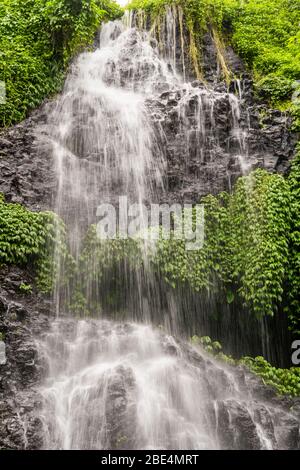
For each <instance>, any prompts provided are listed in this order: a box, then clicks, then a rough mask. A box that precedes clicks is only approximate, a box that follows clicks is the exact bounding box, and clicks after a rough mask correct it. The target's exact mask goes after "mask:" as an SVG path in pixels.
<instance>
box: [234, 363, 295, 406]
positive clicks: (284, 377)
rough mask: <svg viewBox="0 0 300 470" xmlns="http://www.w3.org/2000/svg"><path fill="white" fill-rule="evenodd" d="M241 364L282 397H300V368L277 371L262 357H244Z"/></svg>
mask: <svg viewBox="0 0 300 470" xmlns="http://www.w3.org/2000/svg"><path fill="white" fill-rule="evenodd" d="M239 364H243V365H245V366H247V367H248V368H249V369H250V370H251V371H252V372H254V373H255V374H257V375H258V376H260V377H261V378H262V379H263V381H264V383H265V384H267V385H271V386H272V387H274V388H275V389H276V390H277V392H278V393H279V394H280V395H289V396H292V397H297V396H300V367H291V368H290V369H277V368H276V367H273V366H272V365H271V364H270V363H269V362H267V361H266V360H265V359H264V358H263V357H261V356H258V357H256V358H255V359H253V358H251V357H244V358H242V359H241V360H240V361H239Z"/></svg>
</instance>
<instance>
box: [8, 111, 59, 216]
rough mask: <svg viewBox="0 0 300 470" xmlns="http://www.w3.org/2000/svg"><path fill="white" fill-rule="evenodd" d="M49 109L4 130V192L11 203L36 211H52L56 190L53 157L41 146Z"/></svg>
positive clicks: (36, 112)
mask: <svg viewBox="0 0 300 470" xmlns="http://www.w3.org/2000/svg"><path fill="white" fill-rule="evenodd" d="M48 107H49V106H47V105H44V106H42V107H41V108H39V109H37V110H36V111H34V112H33V113H32V115H31V116H30V117H29V118H28V119H26V120H25V121H23V122H21V123H20V124H17V125H16V126H13V127H11V128H9V129H7V130H2V131H0V192H2V193H4V195H5V198H6V201H7V202H18V203H22V204H25V205H26V206H27V207H29V208H31V209H33V210H42V209H45V208H47V209H48V208H51V207H52V206H53V203H52V200H53V196H54V194H55V189H56V178H55V175H54V171H53V159H52V156H51V154H50V155H49V154H48V153H47V152H44V151H43V149H42V148H41V147H40V146H39V145H38V144H37V140H38V132H39V131H38V129H39V126H41V125H42V124H43V123H45V122H46V117H47V109H48Z"/></svg>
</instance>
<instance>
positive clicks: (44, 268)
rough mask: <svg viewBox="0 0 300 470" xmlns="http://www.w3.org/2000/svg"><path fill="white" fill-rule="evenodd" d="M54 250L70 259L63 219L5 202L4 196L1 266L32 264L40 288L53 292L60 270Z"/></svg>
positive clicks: (0, 227) (0, 206) (0, 219)
mask: <svg viewBox="0 0 300 470" xmlns="http://www.w3.org/2000/svg"><path fill="white" fill-rule="evenodd" d="M54 249H55V250H56V251H57V252H58V251H59V257H60V259H61V260H66V261H69V258H70V255H69V253H68V249H67V245H66V240H65V228H64V225H63V223H62V221H61V220H60V219H59V218H58V217H57V216H56V215H55V214H54V213H52V212H31V211H29V210H27V209H26V208H25V207H24V206H22V205H20V204H9V203H5V201H4V198H3V196H2V195H1V198H0V266H2V265H10V264H15V265H18V266H28V265H29V266H32V267H33V268H34V270H35V272H36V276H37V285H38V287H39V289H40V290H41V291H42V292H50V291H51V290H52V289H53V287H54V284H53V283H54V282H55V278H56V274H57V269H58V264H57V261H56V257H55V256H54ZM57 258H58V257H57ZM22 289H23V290H26V287H24V286H23V288H22Z"/></svg>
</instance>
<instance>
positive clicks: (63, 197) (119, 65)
mask: <svg viewBox="0 0 300 470" xmlns="http://www.w3.org/2000/svg"><path fill="white" fill-rule="evenodd" d="M174 15H175V13H174ZM174 15H173V16H172V11H171V10H169V11H168V18H169V19H170V18H171V19H172V21H166V22H164V25H165V29H164V30H162V38H163V41H166V53H164V54H161V53H160V47H159V44H158V42H157V41H156V39H155V38H154V37H153V35H152V34H151V32H148V31H145V30H140V29H138V28H136V27H134V24H133V23H132V19H131V20H129V19H128V18H125V20H124V21H115V22H110V23H107V24H105V25H103V26H102V29H101V32H100V46H99V48H97V49H96V50H94V51H92V52H85V53H83V54H81V55H80V56H79V57H78V58H77V60H76V61H75V62H74V64H73V65H72V68H71V71H70V73H69V76H68V78H67V80H66V84H65V88H64V91H63V93H62V95H61V96H60V97H58V99H57V101H56V105H55V107H54V109H53V111H52V113H51V115H50V116H49V119H48V124H47V129H46V132H45V135H44V142H43V145H46V146H48V147H49V152H50V153H51V154H52V156H53V159H54V161H55V167H56V174H57V181H58V190H57V198H56V208H55V210H56V212H57V213H58V214H59V215H60V216H61V217H62V218H63V220H64V222H65V223H66V226H67V229H68V234H69V243H70V248H71V252H72V255H73V256H74V258H75V260H78V259H79V257H80V253H81V249H82V241H83V238H84V235H85V233H86V231H87V229H88V227H89V226H90V225H91V224H93V223H96V222H97V218H96V209H97V206H98V205H99V204H101V203H103V202H109V203H115V202H116V200H117V198H118V196H120V195H126V196H127V197H128V200H129V201H131V202H133V203H137V204H140V205H141V204H146V205H147V204H149V203H150V202H155V201H164V200H167V196H168V190H169V187H168V184H167V182H166V166H167V155H166V145H165V144H166V141H167V139H168V136H167V134H166V131H165V128H164V125H163V123H162V116H163V115H164V116H166V115H168V116H169V118H168V119H169V120H166V121H167V122H168V125H169V126H177V130H178V132H177V135H180V136H183V137H182V138H180V142H178V143H177V144H176V145H177V152H178V153H179V154H180V151H181V149H183V150H184V153H183V154H182V155H184V158H186V166H187V167H189V166H190V165H191V163H192V162H193V161H194V160H197V161H201V162H202V161H203V162H206V164H209V162H211V166H213V165H214V161H215V160H216V159H221V158H222V156H223V153H222V152H223V147H222V146H223V141H224V139H223V140H222V142H221V140H220V136H221V132H220V133H218V132H217V131H216V129H218V126H220V123H219V122H217V120H216V115H217V114H218V109H221V108H222V109H226V110H227V121H226V122H225V123H224V122H223V123H222V125H223V128H224V129H226V135H227V137H228V138H227V140H226V142H227V143H226V152H227V153H230V155H231V157H232V158H233V160H234V162H235V163H236V165H238V166H239V170H240V173H242V172H243V171H244V170H247V168H248V167H247V158H248V149H247V139H246V137H245V136H246V132H247V128H246V127H245V126H243V125H242V124H241V111H240V101H241V96H235V95H234V94H232V93H229V92H227V91H226V90H225V91H222V92H220V91H214V90H213V89H211V88H209V87H208V86H207V85H204V84H201V83H190V82H186V81H185V80H184V77H183V75H182V70H178V69H177V59H176V51H175V48H176V45H175V43H174V41H175V40H176V38H175V35H176V25H177V24H178V23H177V21H176V17H175V16H174ZM179 16H180V15H179ZM168 18H167V20H168ZM181 21H182V18H181ZM183 42H184V38H183V36H182V35H181V36H180V44H181V46H180V47H182V48H183ZM181 62H182V61H181ZM171 116H172V120H171ZM168 144H169V145H172V142H168ZM224 151H225V150H224ZM58 261H59V260H58ZM61 264H62V263H61ZM90 269H91V270H92V269H93V266H92V265H91V268H90ZM63 270H64V267H63V265H61V270H60V273H59V275H60V276H61V277H63V275H64V272H63ZM152 282H153V279H152V278H151V277H149V278H148V279H147V283H148V284H147V286H146V287H147V288H146V289H143V286H142V287H141V283H142V280H141V279H140V278H138V276H136V277H134V278H133V281H132V282H131V291H130V292H129V294H128V297H129V298H130V299H131V303H130V302H129V303H128V305H127V306H126V305H125V307H124V310H125V312H123V316H124V317H125V320H124V322H121V320H119V321H117V320H112V319H107V318H104V316H101V307H100V302H101V298H100V297H101V295H99V296H98V297H97V296H96V297H95V298H93V299H92V300H93V302H94V303H95V302H96V310H97V309H98V318H94V319H84V320H83V319H78V318H76V317H74V316H73V317H72V315H70V316H66V315H64V313H65V311H64V309H65V308H66V303H67V302H66V301H67V299H66V294H65V291H63V290H62V289H60V286H58V292H57V293H56V301H57V314H58V317H57V319H56V320H55V321H54V322H53V324H52V326H51V329H50V331H49V332H48V333H47V334H46V335H45V336H44V337H42V338H41V339H39V340H38V347H39V351H40V355H41V356H42V357H43V358H44V362H45V364H46V368H47V374H46V375H47V376H46V378H45V382H44V384H43V385H42V387H41V389H40V392H41V394H42V397H43V403H44V405H43V410H42V420H43V427H44V447H45V448H52V449H107V448H110V449H219V448H228V449H240V448H250V449H254V448H257V449H271V448H278V447H285V446H286V445H287V444H286V443H285V436H286V430H285V429H283V427H284V426H283V427H282V425H281V422H280V416H281V415H280V413H281V411H280V410H277V409H276V406H274V405H267V404H266V403H264V401H263V400H260V401H259V400H258V399H257V397H256V396H255V394H254V396H252V395H251V384H252V382H251V380H253V379H252V376H251V374H249V375H247V374H246V373H245V372H243V371H241V370H240V371H235V370H234V369H233V368H230V367H229V366H228V367H227V366H225V365H224V366H223V365H220V364H218V363H217V362H215V361H214V360H213V359H211V358H209V357H208V356H207V355H206V354H205V353H204V352H203V351H202V350H201V349H200V348H199V349H197V348H194V347H192V346H191V345H190V344H189V343H188V342H186V341H184V340H177V339H175V338H174V337H173V336H172V335H171V334H170V330H171V331H172V332H173V331H174V329H175V330H176V328H175V326H176V322H177V316H176V305H175V301H174V298H173V297H172V296H170V297H168V295H167V297H168V299H167V307H166V310H167V313H166V315H169V317H168V318H169V319H168V321H165V320H164V318H160V316H161V314H160V311H159V308H160V307H161V301H160V300H159V295H160V293H159V292H158V289H156V287H155V285H154V284H151V283H152ZM93 288H94V287H92V286H88V289H87V292H92V291H93ZM70 289H71V288H70ZM145 292H146V293H145ZM153 298H155V299H158V300H157V302H156V303H155V302H154V303H153ZM89 300H91V299H89ZM98 302H99V303H98ZM124 303H125V302H124ZM132 303H134V304H135V305H134V308H135V310H136V311H138V312H139V314H138V315H136V316H133V313H132V312H131V311H130V308H129V305H132ZM150 305H152V308H155V310H156V318H157V319H160V321H157V322H156V325H152V324H151V320H152V318H153V315H151V314H149V315H148V313H149V309H150ZM153 305H154V307H153ZM159 306H160V307H159ZM69 313H70V314H72V312H69ZM121 318H122V317H121ZM133 319H135V320H138V321H136V322H134V321H132V320H133ZM159 323H160V324H161V325H163V326H159ZM171 326H172V328H171ZM291 419H292V418H290V420H291Z"/></svg>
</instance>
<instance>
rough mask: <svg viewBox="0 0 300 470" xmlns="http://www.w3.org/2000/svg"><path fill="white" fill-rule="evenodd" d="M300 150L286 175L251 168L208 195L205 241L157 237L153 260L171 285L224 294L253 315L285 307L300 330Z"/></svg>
mask: <svg viewBox="0 0 300 470" xmlns="http://www.w3.org/2000/svg"><path fill="white" fill-rule="evenodd" d="M299 169H300V166H299V157H298V158H297V159H296V160H295V162H294V164H293V168H292V171H291V173H290V176H289V178H288V179H286V178H284V177H283V176H281V175H277V174H269V173H267V172H266V171H264V170H256V171H255V172H253V173H251V174H250V175H249V176H246V177H242V178H240V179H239V180H238V182H237V184H236V187H235V189H234V191H233V193H232V194H230V195H229V194H227V193H221V194H220V195H219V196H217V197H214V196H211V195H210V196H207V197H205V198H204V199H203V200H202V201H201V202H202V203H203V204H204V205H205V240H204V245H203V248H201V249H200V250H193V251H187V250H186V249H185V242H184V241H183V240H177V239H175V237H171V238H170V239H169V240H164V239H161V240H160V241H159V243H158V247H157V251H156V259H155V262H156V263H157V266H158V267H159V269H160V270H161V272H162V274H163V276H164V278H165V279H166V281H167V282H169V283H170V284H171V285H172V286H174V287H175V286H176V285H178V284H179V283H185V284H188V285H190V286H191V287H192V288H193V289H195V290H197V291H203V290H207V291H209V292H210V293H211V292H213V291H216V292H220V291H221V292H222V291H223V293H224V298H226V299H227V302H228V303H231V302H233V301H234V300H235V298H237V299H240V300H241V301H242V302H243V303H244V304H245V305H246V306H247V307H248V308H249V309H250V310H251V311H252V312H254V313H255V314H256V315H258V316H259V315H273V313H274V312H275V310H277V309H278V308H280V309H281V310H282V308H283V307H282V306H284V308H285V311H286V312H287V314H288V315H289V319H290V326H291V329H292V330H293V331H294V332H297V331H298V329H299V323H300V308H299V307H300V306H299V297H300V296H299V289H300V287H299V286H300V269H299V267H300V263H299V242H300V237H299V233H300V230H299V223H300V211H299V174H300V173H299Z"/></svg>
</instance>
